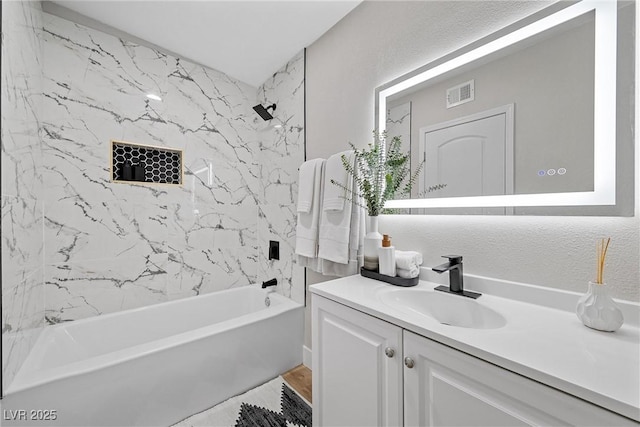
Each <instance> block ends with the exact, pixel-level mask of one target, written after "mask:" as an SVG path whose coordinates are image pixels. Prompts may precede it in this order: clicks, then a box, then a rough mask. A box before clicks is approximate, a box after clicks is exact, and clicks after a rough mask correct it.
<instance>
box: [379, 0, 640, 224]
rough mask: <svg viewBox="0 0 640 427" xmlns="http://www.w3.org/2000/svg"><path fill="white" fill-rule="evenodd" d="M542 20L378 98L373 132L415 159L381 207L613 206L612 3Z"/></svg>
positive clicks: (489, 210)
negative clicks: (402, 190)
mask: <svg viewBox="0 0 640 427" xmlns="http://www.w3.org/2000/svg"><path fill="white" fill-rule="evenodd" d="M542 15H544V16H542V17H540V18H539V19H537V18H536V19H535V20H534V19H530V20H529V22H528V23H524V24H520V25H516V27H517V29H515V30H512V31H511V30H509V29H507V30H505V31H502V32H500V33H498V35H495V36H493V37H489V41H486V42H482V43H476V45H472V46H470V47H468V48H465V49H462V50H461V52H458V53H454V54H452V55H450V56H448V57H446V58H444V59H442V60H440V61H436V62H434V63H432V64H429V65H427V66H425V67H423V68H421V69H419V70H416V71H413V72H411V73H409V74H407V75H406V76H403V77H401V78H399V79H396V80H394V81H393V82H390V83H388V84H386V85H384V86H382V87H380V88H378V89H377V90H376V97H377V99H376V103H377V110H376V111H377V116H378V117H377V123H378V129H380V130H385V131H386V132H387V134H388V136H389V137H392V136H395V135H398V136H401V138H402V140H403V144H404V145H405V146H406V147H407V149H409V147H410V150H411V164H412V169H413V168H416V167H417V165H420V164H421V163H423V162H424V166H423V170H422V173H421V175H420V177H419V180H418V182H417V183H416V185H415V186H414V189H413V191H412V197H411V198H410V199H404V200H390V201H388V202H387V205H386V207H387V208H396V209H397V208H429V209H430V210H429V211H428V212H437V213H486V214H504V213H507V214H508V213H513V210H512V211H511V212H510V211H509V209H507V207H508V208H511V209H512V208H514V207H530V206H593V205H597V206H610V205H615V204H616V119H617V113H616V112H617V108H616V90H617V85H616V76H617V59H618V58H617V42H616V41H617V30H618V18H617V4H616V2H590V1H583V2H579V3H576V4H572V5H570V6H568V7H564V8H563V9H561V10H558V11H556V12H554V13H548V12H547V13H546V14H545V13H542ZM631 15H633V14H631ZM630 23H631V24H633V21H632V20H631V21H630ZM631 34H632V31H631ZM436 184H446V187H444V188H443V189H441V190H437V191H433V192H426V191H425V190H426V189H427V188H429V187H431V186H433V185H436ZM433 208H437V210H433ZM461 208H464V209H461ZM414 212H415V211H414ZM418 212H420V211H418ZM425 212H426V211H425Z"/></svg>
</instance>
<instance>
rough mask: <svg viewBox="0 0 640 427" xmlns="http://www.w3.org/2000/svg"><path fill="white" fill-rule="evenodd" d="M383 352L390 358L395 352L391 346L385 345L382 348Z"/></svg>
mask: <svg viewBox="0 0 640 427" xmlns="http://www.w3.org/2000/svg"><path fill="white" fill-rule="evenodd" d="M384 354H386V355H387V357H388V358H392V357H393V356H394V355H395V354H396V351H395V350H394V349H392V348H391V347H387V348H385V349H384Z"/></svg>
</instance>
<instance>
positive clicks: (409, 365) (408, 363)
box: [404, 357, 415, 369]
mask: <svg viewBox="0 0 640 427" xmlns="http://www.w3.org/2000/svg"><path fill="white" fill-rule="evenodd" d="M404 364H405V366H406V367H407V368H409V369H411V368H413V367H414V366H415V362H414V361H413V359H412V358H410V357H405V358H404Z"/></svg>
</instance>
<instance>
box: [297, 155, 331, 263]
mask: <svg viewBox="0 0 640 427" xmlns="http://www.w3.org/2000/svg"><path fill="white" fill-rule="evenodd" d="M316 160H318V161H314V175H313V177H314V178H313V199H312V201H311V210H310V211H309V212H308V213H305V212H298V223H297V225H296V254H298V255H302V256H305V257H308V258H316V257H317V256H318V236H319V224H320V214H321V201H322V183H323V180H324V164H325V162H324V160H322V159H316ZM311 262H314V261H311Z"/></svg>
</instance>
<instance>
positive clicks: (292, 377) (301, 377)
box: [282, 365, 311, 403]
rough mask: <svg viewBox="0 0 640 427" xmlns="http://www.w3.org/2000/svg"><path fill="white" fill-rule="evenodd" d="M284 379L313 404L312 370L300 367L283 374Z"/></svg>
mask: <svg viewBox="0 0 640 427" xmlns="http://www.w3.org/2000/svg"><path fill="white" fill-rule="evenodd" d="M282 378H284V380H285V381H286V382H287V383H288V384H289V385H290V386H291V387H292V388H293V389H294V390H295V391H297V392H298V393H299V394H300V395H301V396H302V397H304V398H305V399H307V400H308V401H309V403H311V369H309V368H307V367H306V366H304V365H299V366H296V367H295V368H293V369H291V370H290V371H287V372H285V373H284V374H282Z"/></svg>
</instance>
